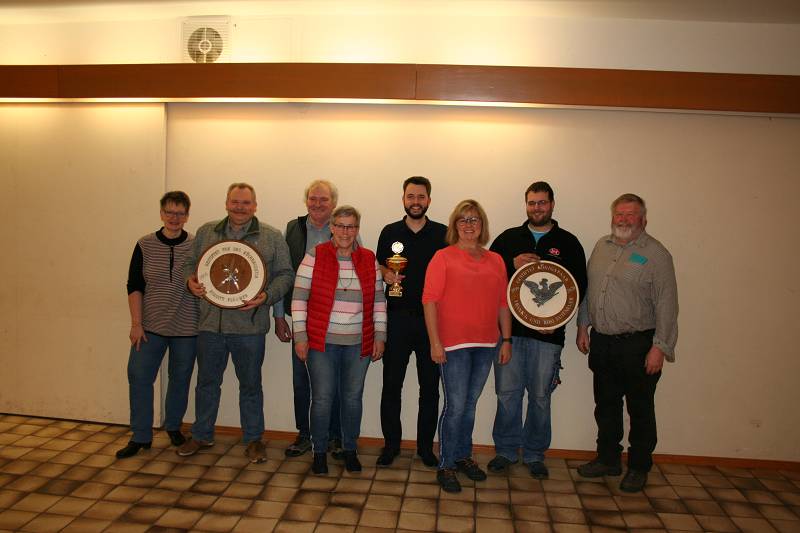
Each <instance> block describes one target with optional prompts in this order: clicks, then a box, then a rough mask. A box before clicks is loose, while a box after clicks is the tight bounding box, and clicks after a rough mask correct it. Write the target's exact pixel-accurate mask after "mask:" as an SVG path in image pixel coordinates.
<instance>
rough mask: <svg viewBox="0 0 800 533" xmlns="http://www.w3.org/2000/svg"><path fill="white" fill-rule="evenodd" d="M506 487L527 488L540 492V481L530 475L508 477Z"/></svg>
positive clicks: (514, 488)
mask: <svg viewBox="0 0 800 533" xmlns="http://www.w3.org/2000/svg"><path fill="white" fill-rule="evenodd" d="M508 488H510V489H511V490H529V491H537V492H542V482H541V481H539V480H538V479H533V478H532V477H530V476H528V477H510V478H508Z"/></svg>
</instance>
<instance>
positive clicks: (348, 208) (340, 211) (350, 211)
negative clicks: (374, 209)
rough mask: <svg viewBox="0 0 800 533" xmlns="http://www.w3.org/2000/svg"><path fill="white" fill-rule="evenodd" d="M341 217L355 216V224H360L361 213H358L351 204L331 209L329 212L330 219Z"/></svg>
mask: <svg viewBox="0 0 800 533" xmlns="http://www.w3.org/2000/svg"><path fill="white" fill-rule="evenodd" d="M342 217H355V219H356V224H361V213H359V212H358V209H356V208H355V207H353V206H352V205H343V206H341V207H337V208H336V209H334V210H333V213H332V214H331V220H336V219H337V218H342Z"/></svg>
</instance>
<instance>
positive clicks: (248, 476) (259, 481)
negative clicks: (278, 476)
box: [236, 470, 270, 485]
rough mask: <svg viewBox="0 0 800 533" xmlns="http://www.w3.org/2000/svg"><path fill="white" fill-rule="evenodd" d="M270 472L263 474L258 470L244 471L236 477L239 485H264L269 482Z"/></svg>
mask: <svg viewBox="0 0 800 533" xmlns="http://www.w3.org/2000/svg"><path fill="white" fill-rule="evenodd" d="M269 477H270V473H269V472H261V471H258V470H243V471H241V472H240V473H239V475H238V476H236V481H237V482H239V483H252V484H254V485H263V484H265V483H266V482H267V480H269Z"/></svg>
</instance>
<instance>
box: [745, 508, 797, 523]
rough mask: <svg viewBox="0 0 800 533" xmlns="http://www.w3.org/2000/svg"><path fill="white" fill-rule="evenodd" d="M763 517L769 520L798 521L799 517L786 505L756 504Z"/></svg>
mask: <svg viewBox="0 0 800 533" xmlns="http://www.w3.org/2000/svg"><path fill="white" fill-rule="evenodd" d="M756 507H757V508H758V510H759V511H760V512H761V514H762V515H763V516H764V518H769V519H770V520H796V521H800V517H799V516H798V515H797V514H796V513H794V512H792V510H791V509H789V508H788V507H784V506H783V505H758V506H756Z"/></svg>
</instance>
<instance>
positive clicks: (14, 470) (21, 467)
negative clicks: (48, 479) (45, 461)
mask: <svg viewBox="0 0 800 533" xmlns="http://www.w3.org/2000/svg"><path fill="white" fill-rule="evenodd" d="M39 465H40V463H39V462H37V461H26V460H24V459H18V460H16V461H11V462H9V463H8V464H6V465H5V466H4V467H3V468H0V472H3V473H4V474H15V475H17V476H21V475H24V474H27V473H28V472H30V471H31V470H33V469H35V468H37V467H38V466H39Z"/></svg>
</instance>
